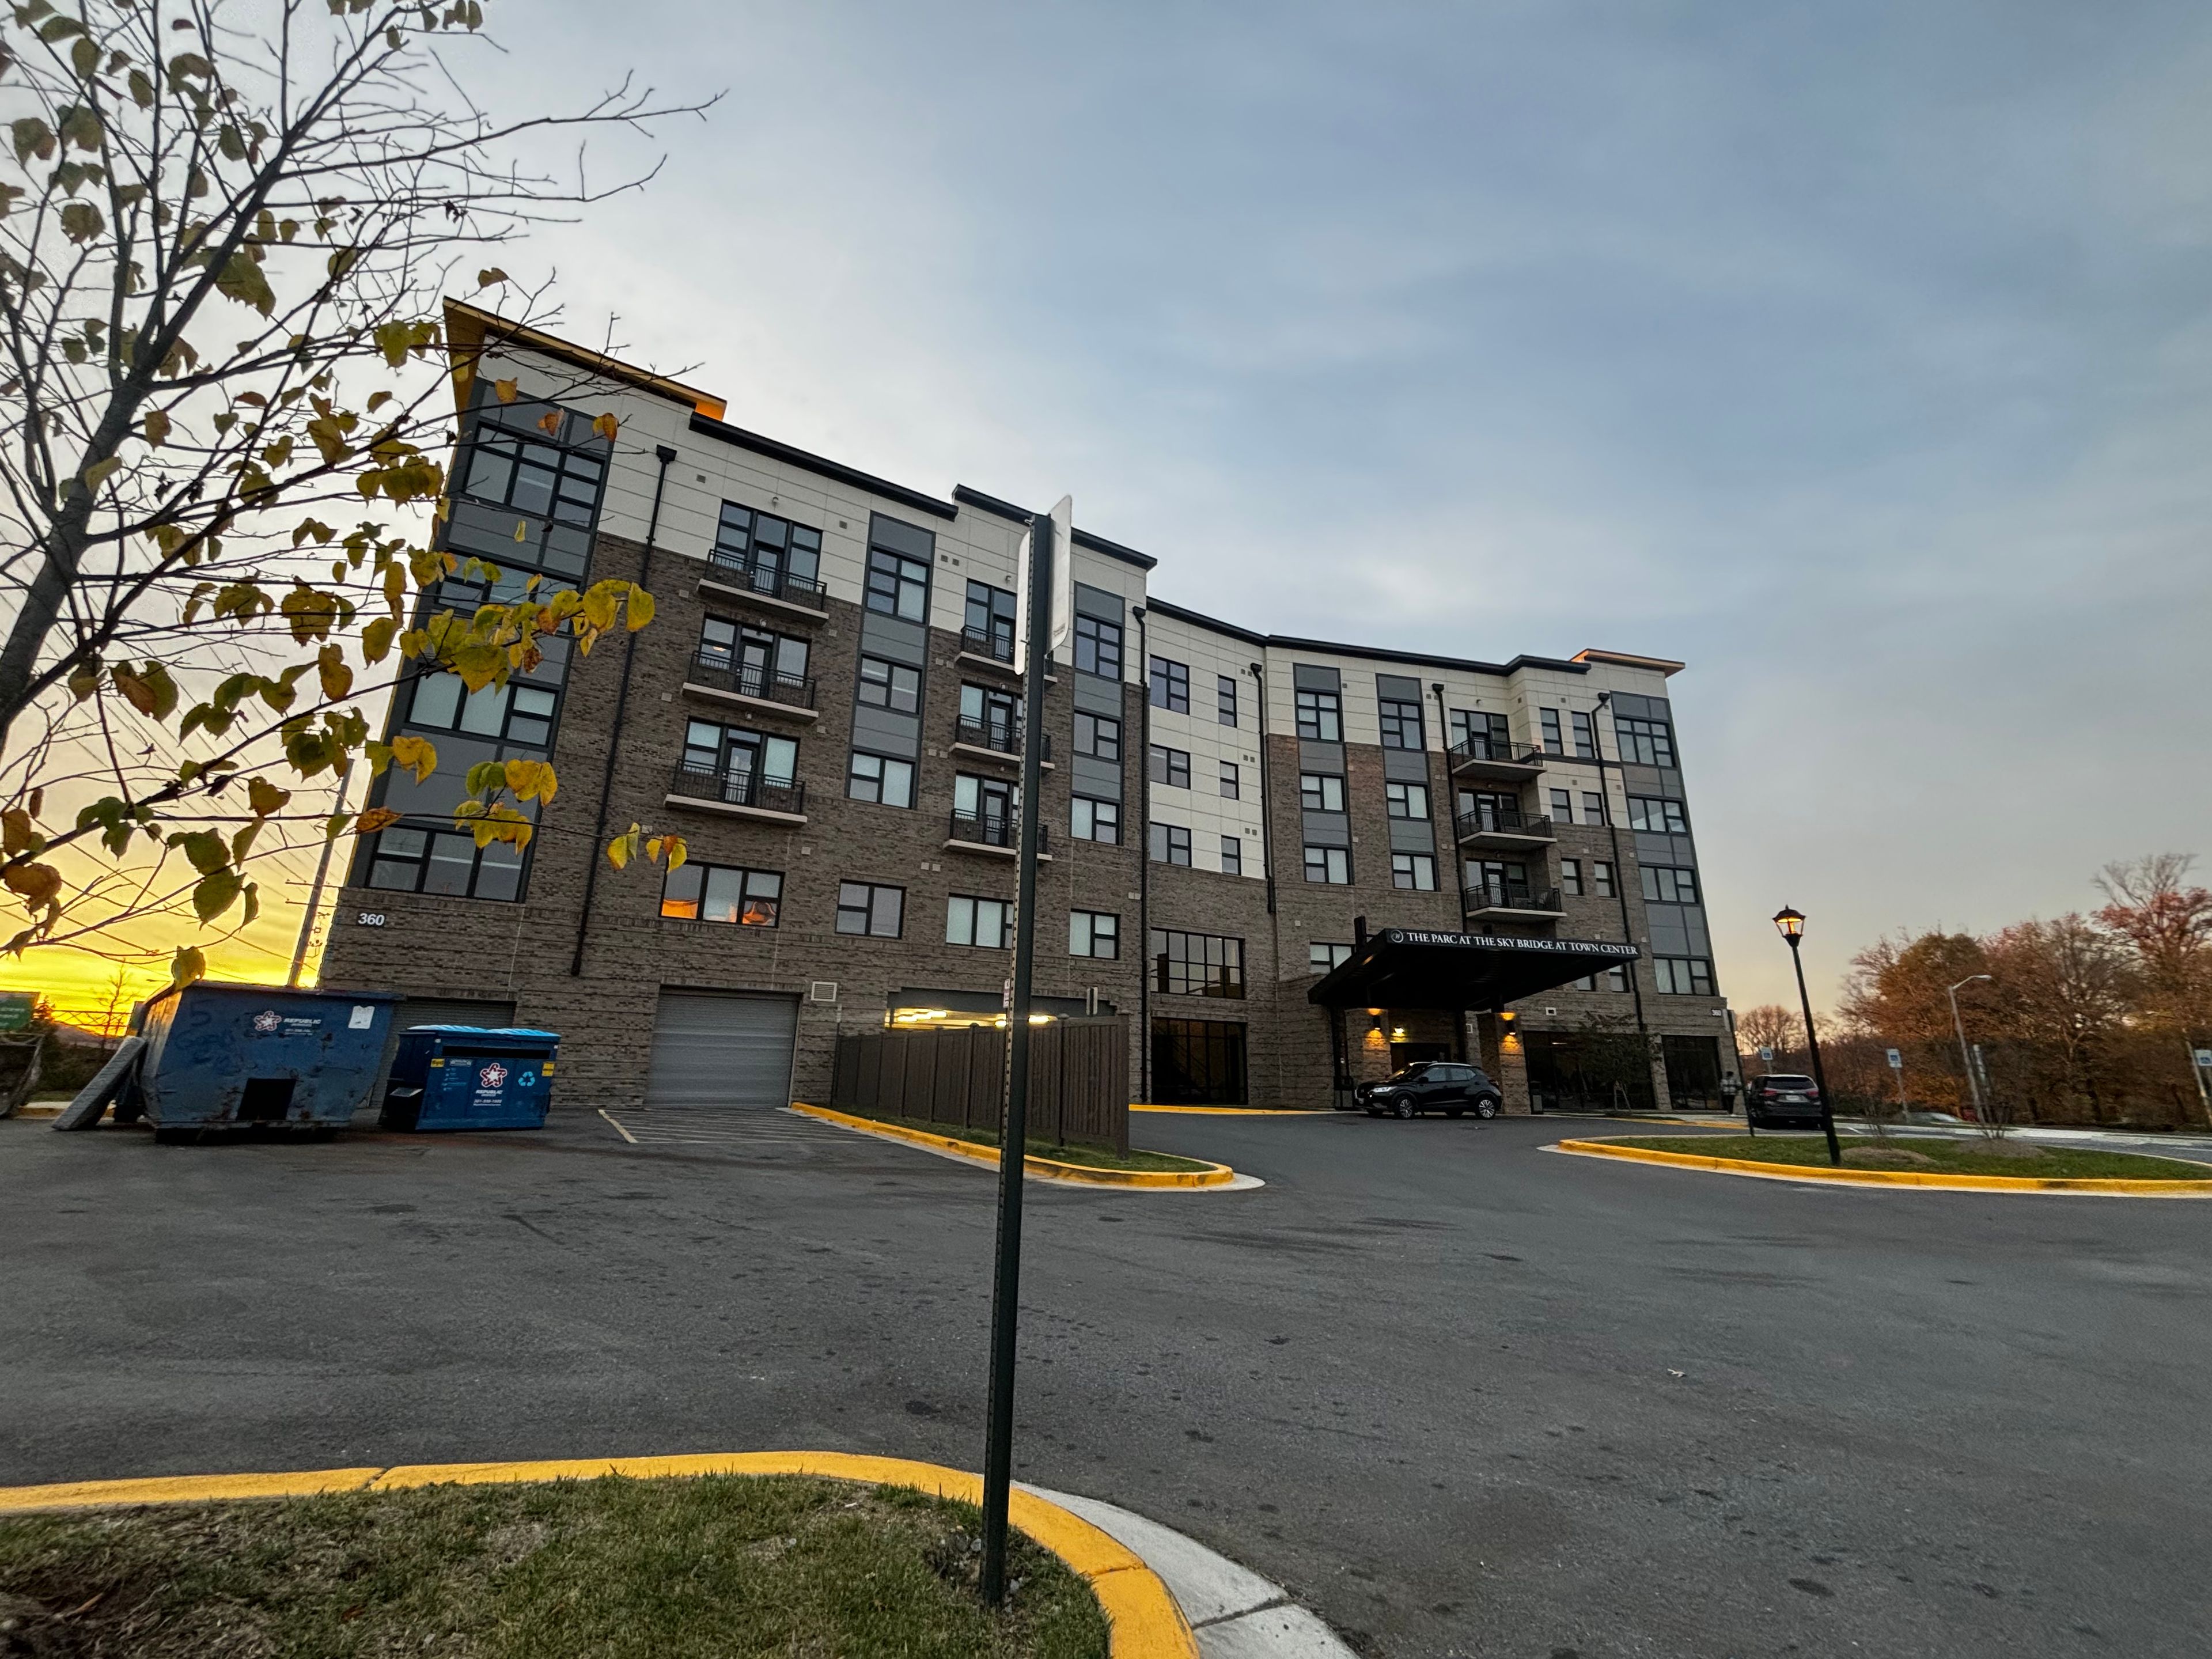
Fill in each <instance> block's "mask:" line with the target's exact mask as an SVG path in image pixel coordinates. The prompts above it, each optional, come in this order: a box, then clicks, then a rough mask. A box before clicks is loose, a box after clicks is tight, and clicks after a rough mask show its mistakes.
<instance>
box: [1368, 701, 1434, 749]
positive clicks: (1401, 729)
mask: <svg viewBox="0 0 2212 1659" xmlns="http://www.w3.org/2000/svg"><path fill="white" fill-rule="evenodd" d="M1379 706H1380V708H1381V710H1382V715H1383V747H1384V748H1385V749H1420V748H1423V747H1425V739H1424V738H1423V737H1422V735H1421V705H1420V704H1419V703H1418V702H1399V701H1398V700H1397V699H1396V698H1395V697H1384V698H1383V699H1382V700H1381V702H1380V705H1379Z"/></svg>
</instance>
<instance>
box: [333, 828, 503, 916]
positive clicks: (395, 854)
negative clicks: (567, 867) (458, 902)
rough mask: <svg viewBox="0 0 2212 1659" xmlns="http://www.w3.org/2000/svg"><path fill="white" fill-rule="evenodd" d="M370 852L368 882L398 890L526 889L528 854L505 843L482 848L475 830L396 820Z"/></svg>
mask: <svg viewBox="0 0 2212 1659" xmlns="http://www.w3.org/2000/svg"><path fill="white" fill-rule="evenodd" d="M368 885H370V886H371V887H375V888H380V889H381V890H385V891H386V892H393V893H436V894H441V895H442V896H446V897H449V898H480V899H513V898H517V897H519V896H520V895H521V891H522V854H520V853H518V852H516V851H515V850H514V848H512V847H509V846H507V844H506V843H505V842H493V843H492V844H491V845H490V846H489V847H485V848H478V847H477V839H476V837H475V836H472V835H468V834H465V833H461V834H457V833H455V832H454V831H453V830H450V829H428V828H422V827H417V826H416V825H412V824H394V825H393V826H392V828H391V829H386V830H382V831H380V832H379V833H378V834H377V835H376V836H375V837H374V847H373V848H372V849H371V851H370V854H369V857H368Z"/></svg>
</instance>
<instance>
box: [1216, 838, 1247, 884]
mask: <svg viewBox="0 0 2212 1659" xmlns="http://www.w3.org/2000/svg"><path fill="white" fill-rule="evenodd" d="M1221 873H1222V874H1223V875H1225V876H1241V875H1243V873H1244V843H1243V842H1242V841H1240V840H1238V839H1237V837H1236V836H1223V837H1222V838H1221Z"/></svg>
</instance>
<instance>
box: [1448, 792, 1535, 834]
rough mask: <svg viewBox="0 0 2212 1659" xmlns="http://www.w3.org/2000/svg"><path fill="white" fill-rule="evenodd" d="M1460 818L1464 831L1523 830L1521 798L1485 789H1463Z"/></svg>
mask: <svg viewBox="0 0 2212 1659" xmlns="http://www.w3.org/2000/svg"><path fill="white" fill-rule="evenodd" d="M1459 816H1460V828H1461V829H1477V828H1480V829H1492V830H1495V829H1519V828H1521V797H1520V796H1518V795H1504V794H1497V793H1492V792H1491V791H1488V790H1483V789H1472V790H1469V789H1463V790H1462V791H1461V792H1460V797H1459Z"/></svg>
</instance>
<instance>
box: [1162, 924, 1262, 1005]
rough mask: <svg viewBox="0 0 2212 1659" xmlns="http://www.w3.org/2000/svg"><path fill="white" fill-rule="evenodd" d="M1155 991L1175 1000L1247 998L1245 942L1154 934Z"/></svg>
mask: <svg viewBox="0 0 2212 1659" xmlns="http://www.w3.org/2000/svg"><path fill="white" fill-rule="evenodd" d="M1151 941H1152V983H1153V988H1154V989H1155V990H1158V991H1163V992H1165V993H1167V994H1170V995H1171V996H1189V997H1232V998H1236V999H1237V1000H1242V999H1243V995H1244V941H1243V939H1226V938H1224V937H1222V936H1220V935H1218V934H1215V933H1176V932H1175V931H1173V930H1172V929H1168V928H1161V927H1155V928H1153V929H1152V934H1151Z"/></svg>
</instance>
